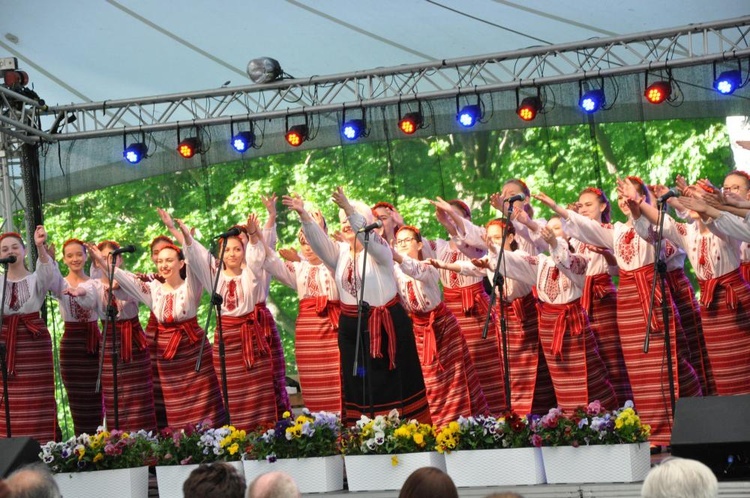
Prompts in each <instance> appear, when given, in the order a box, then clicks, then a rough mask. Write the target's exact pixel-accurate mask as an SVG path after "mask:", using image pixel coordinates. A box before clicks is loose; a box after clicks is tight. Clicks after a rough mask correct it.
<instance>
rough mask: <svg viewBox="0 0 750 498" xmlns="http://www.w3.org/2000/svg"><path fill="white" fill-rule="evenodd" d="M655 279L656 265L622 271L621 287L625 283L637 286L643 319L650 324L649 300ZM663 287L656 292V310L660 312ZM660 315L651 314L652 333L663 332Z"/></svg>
mask: <svg viewBox="0 0 750 498" xmlns="http://www.w3.org/2000/svg"><path fill="white" fill-rule="evenodd" d="M667 274H668V273H667ZM653 279H654V265H653V264H650V265H646V266H641V267H640V268H638V269H637V270H623V269H620V287H622V284H623V283H626V284H635V287H636V289H637V290H638V295H639V296H640V298H641V299H640V303H641V311H642V312H643V319H644V320H645V321H646V322H648V320H649V317H648V305H649V303H648V300H649V296H650V295H651V283H652V282H653ZM661 299H662V296H661V286H659V285H657V286H656V290H655V292H654V309H655V310H658V309H659V307H658V305H661ZM657 315H658V313H652V314H651V331H652V332H661V331H662V327H661V326H660V325H659V320H658V318H657Z"/></svg>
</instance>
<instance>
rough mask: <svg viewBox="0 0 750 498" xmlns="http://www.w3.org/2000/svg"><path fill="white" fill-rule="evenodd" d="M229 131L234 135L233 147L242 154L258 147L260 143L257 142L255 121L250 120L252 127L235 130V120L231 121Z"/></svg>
mask: <svg viewBox="0 0 750 498" xmlns="http://www.w3.org/2000/svg"><path fill="white" fill-rule="evenodd" d="M229 133H230V134H231V136H232V147H233V148H234V150H236V151H237V152H239V153H240V154H244V153H245V152H247V151H248V150H250V149H251V148H255V149H258V148H260V146H259V145H257V144H256V142H255V130H254V127H253V122H252V121H250V129H249V130H245V131H238V132H237V133H235V132H234V122H233V121H230V122H229Z"/></svg>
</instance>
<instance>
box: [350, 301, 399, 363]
mask: <svg viewBox="0 0 750 498" xmlns="http://www.w3.org/2000/svg"><path fill="white" fill-rule="evenodd" d="M398 303H399V297H398V294H396V295H395V296H393V298H391V300H390V301H388V302H387V303H385V304H384V305H383V306H372V307H371V308H370V317H369V318H368V321H367V326H368V328H369V329H370V356H372V357H373V358H382V357H383V351H382V349H383V337H382V335H381V333H380V331H381V329H385V335H386V336H387V337H388V356H389V358H390V365H389V367H388V368H389V369H390V370H393V369H394V368H396V328H395V327H394V326H393V318H391V314H390V313H388V308H390V307H391V306H395V305H396V304H398ZM341 313H342V314H343V315H344V316H348V317H356V316H357V305H356V304H344V303H341Z"/></svg>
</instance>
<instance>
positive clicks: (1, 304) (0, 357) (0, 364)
mask: <svg viewBox="0 0 750 498" xmlns="http://www.w3.org/2000/svg"><path fill="white" fill-rule="evenodd" d="M3 269H4V270H5V271H4V272H3V292H2V299H0V325H2V323H3V318H4V316H3V315H4V314H5V286H6V285H7V284H8V263H7V262H5V263H3ZM8 334H10V328H9V329H8ZM5 353H6V348H5V341H1V342H0V368H2V370H3V402H4V404H5V434H6V436H7V437H8V438H10V437H11V430H10V404H9V401H8V364H7V363H6V362H5Z"/></svg>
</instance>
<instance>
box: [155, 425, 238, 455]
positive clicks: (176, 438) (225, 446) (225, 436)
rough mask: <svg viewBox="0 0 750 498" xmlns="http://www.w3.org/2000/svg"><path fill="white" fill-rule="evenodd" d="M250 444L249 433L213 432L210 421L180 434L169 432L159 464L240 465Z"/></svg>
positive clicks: (163, 437)
mask: <svg viewBox="0 0 750 498" xmlns="http://www.w3.org/2000/svg"><path fill="white" fill-rule="evenodd" d="M246 440H247V434H246V433H245V431H243V430H237V429H236V428H235V427H233V426H231V425H225V426H223V427H220V428H213V427H211V422H210V421H208V420H205V421H203V422H201V423H198V424H195V425H191V426H188V427H186V428H184V429H182V430H179V431H174V430H172V429H170V428H166V429H164V430H163V431H162V432H161V435H160V438H159V444H158V452H157V457H158V463H159V465H188V464H196V463H208V462H216V461H237V460H240V458H241V457H242V453H243V450H244V447H245V443H246Z"/></svg>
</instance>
